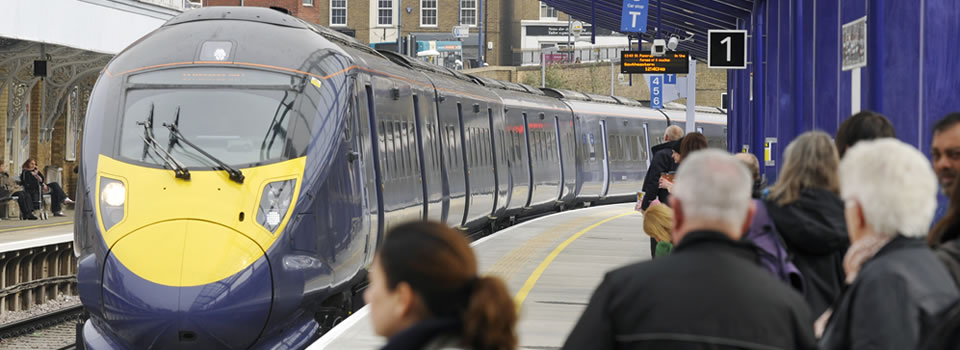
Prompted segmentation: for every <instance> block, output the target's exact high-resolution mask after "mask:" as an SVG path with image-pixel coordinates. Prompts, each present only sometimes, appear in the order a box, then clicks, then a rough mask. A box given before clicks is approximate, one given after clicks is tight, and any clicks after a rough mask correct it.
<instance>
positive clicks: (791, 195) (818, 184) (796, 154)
mask: <svg viewBox="0 0 960 350" xmlns="http://www.w3.org/2000/svg"><path fill="white" fill-rule="evenodd" d="M783 158H784V163H783V169H782V170H780V179H778V180H777V183H776V184H774V185H773V187H770V195H769V196H770V199H771V200H773V201H774V202H776V203H777V204H778V205H781V206H784V205H787V204H790V203H793V202H794V201H796V200H797V199H800V192H801V191H803V190H805V189H810V188H822V189H825V190H827V191H830V192H833V193H836V194H839V193H840V182H839V180H837V164H838V163H840V156H839V155H838V154H837V147H836V146H835V145H834V144H833V140H832V139H830V135H827V134H826V133H824V132H822V131H808V132H805V133H803V134H800V136H797V138H796V139H794V140H793V141H792V142H790V144H789V145H787V150H786V152H784V153H783Z"/></svg>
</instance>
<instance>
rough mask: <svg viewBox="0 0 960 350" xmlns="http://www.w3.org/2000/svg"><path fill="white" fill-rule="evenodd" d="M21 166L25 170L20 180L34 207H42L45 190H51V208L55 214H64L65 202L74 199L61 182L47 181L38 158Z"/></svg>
mask: <svg viewBox="0 0 960 350" xmlns="http://www.w3.org/2000/svg"><path fill="white" fill-rule="evenodd" d="M21 167H22V168H23V172H21V173H20V182H21V183H22V184H23V189H24V192H26V193H27V194H28V195H29V196H30V200H31V202H32V203H33V208H32V209H33V210H37V209H40V201H42V200H43V192H50V210H51V211H53V216H64V215H63V210H61V209H62V207H63V204H64V203H66V204H70V203H73V200H71V199H70V198H68V197H67V194H66V193H63V189H62V188H60V184H58V183H56V182H51V183H46V182H45V181H46V179H45V178H44V177H43V173H41V172H40V169H37V161H36V160H33V159H27V161H26V162H23V165H22V166H21Z"/></svg>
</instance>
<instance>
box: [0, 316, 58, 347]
mask: <svg viewBox="0 0 960 350" xmlns="http://www.w3.org/2000/svg"><path fill="white" fill-rule="evenodd" d="M76 332H77V323H76V321H67V322H65V323H61V324H59V325H56V326H53V327H50V328H44V329H41V330H39V331H36V332H33V333H30V334H27V335H23V336H19V337H16V338H10V339H4V340H0V349H3V350H26V349H45V350H51V349H59V348H62V347H64V346H67V345H70V344H73V342H75V341H76V340H77V338H76Z"/></svg>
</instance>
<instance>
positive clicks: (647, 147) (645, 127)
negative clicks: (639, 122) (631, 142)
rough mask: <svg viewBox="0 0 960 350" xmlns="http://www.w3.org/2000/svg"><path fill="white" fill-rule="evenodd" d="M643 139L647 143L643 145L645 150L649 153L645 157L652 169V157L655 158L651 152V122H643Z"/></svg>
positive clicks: (648, 166)
mask: <svg viewBox="0 0 960 350" xmlns="http://www.w3.org/2000/svg"><path fill="white" fill-rule="evenodd" d="M643 140H644V145H645V146H644V147H643V151H644V152H646V154H647V156H646V157H645V158H646V159H647V169H650V158H653V155H652V154H650V152H651V151H650V124H649V123H643Z"/></svg>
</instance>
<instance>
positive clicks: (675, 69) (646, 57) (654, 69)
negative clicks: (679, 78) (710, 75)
mask: <svg viewBox="0 0 960 350" xmlns="http://www.w3.org/2000/svg"><path fill="white" fill-rule="evenodd" d="M689 72H690V55H689V54H687V52H686V51H669V52H667V53H666V54H664V55H663V56H659V57H657V56H653V55H651V54H650V53H649V52H642V51H621V52H620V73H641V74H642V73H647V74H653V73H659V74H687V73H689Z"/></svg>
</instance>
